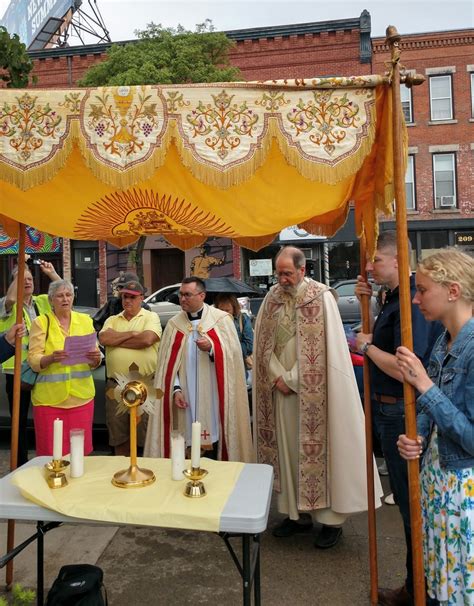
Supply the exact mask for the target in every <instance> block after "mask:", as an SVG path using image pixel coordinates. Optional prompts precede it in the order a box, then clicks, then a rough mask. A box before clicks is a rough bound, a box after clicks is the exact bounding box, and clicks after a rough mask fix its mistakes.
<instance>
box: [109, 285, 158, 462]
mask: <svg viewBox="0 0 474 606" xmlns="http://www.w3.org/2000/svg"><path fill="white" fill-rule="evenodd" d="M144 294H145V289H144V288H143V286H142V285H141V284H140V282H137V281H136V280H132V281H131V282H127V284H125V285H124V287H123V288H122V290H121V291H120V295H121V297H122V306H123V312H122V313H119V314H117V315H116V316H110V317H109V318H107V320H106V321H105V324H104V327H103V329H102V330H101V331H100V333H99V342H100V343H101V345H103V346H105V348H106V363H107V385H106V396H105V406H106V409H105V413H106V423H107V429H108V431H109V444H110V445H111V446H113V448H114V452H115V454H116V455H123V456H128V455H129V453H130V425H129V424H130V420H129V416H128V415H126V414H121V415H118V414H117V402H116V401H115V400H114V399H111V398H109V397H108V395H107V392H108V391H109V389H111V388H113V387H114V386H115V384H116V379H115V377H116V375H117V374H121V375H125V376H126V375H128V374H129V372H130V366H131V365H132V364H136V365H137V366H138V372H139V373H140V374H141V375H143V376H147V375H153V374H154V373H155V370H156V360H157V353H158V342H159V340H160V337H161V323H160V318H159V317H158V314H156V313H155V312H152V311H148V310H146V309H143V308H142V301H143V296H144ZM140 418H141V422H140V423H139V425H138V430H137V442H138V445H139V446H143V444H144V442H145V434H146V425H147V418H146V415H145V414H143V415H142V417H140Z"/></svg>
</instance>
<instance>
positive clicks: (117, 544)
mask: <svg viewBox="0 0 474 606" xmlns="http://www.w3.org/2000/svg"><path fill="white" fill-rule="evenodd" d="M97 454H103V453H97ZM8 465H9V452H8V451H6V450H0V475H1V476H3V475H5V474H6V473H7V472H8ZM382 480H383V483H384V487H385V488H387V490H386V492H387V491H388V486H387V481H386V478H383V479H382ZM280 519H281V516H280V514H278V512H276V509H275V506H274V505H272V509H271V511H270V519H269V528H272V527H273V526H274V525H275V524H276V523H278V521H279V520H280ZM377 529H378V562H379V585H383V586H389V587H398V586H400V585H402V584H403V581H404V561H405V555H404V538H403V528H402V524H401V520H400V518H399V514H398V510H397V508H396V507H393V506H387V505H383V506H382V508H381V509H379V510H378V512H377ZM34 531H35V525H34V524H33V523H28V524H25V523H21V524H20V523H18V524H17V525H16V534H15V543H16V544H18V543H19V542H21V540H23V539H24V538H26V537H28V536H30V535H31V534H33V533H34ZM0 535H1V538H0V541H1V548H0V551H1V553H2V554H3V553H4V552H5V550H6V523H5V522H1V523H0ZM235 546H236V549H238V542H236V543H235ZM35 558H36V546H35V544H32V545H30V546H28V547H27V548H26V549H25V550H24V551H23V552H22V553H21V554H20V555H19V556H18V557H17V558H16V559H15V582H19V583H21V584H22V585H23V586H24V587H31V588H35V586H36V559H35ZM74 563H90V564H97V565H98V566H100V567H101V568H102V569H103V571H104V576H105V579H104V580H105V586H106V587H107V593H108V597H109V604H110V606H142V605H150V606H155V605H160V604H162V605H166V606H185V605H187V604H190V605H191V604H193V605H194V604H211V605H224V604H225V606H238V605H240V604H241V603H242V598H241V580H240V576H239V574H238V572H237V570H236V569H235V566H234V564H233V562H232V560H231V557H230V555H229V553H228V552H227V549H226V547H225V545H224V542H223V541H222V539H220V538H219V537H218V536H217V535H214V534H211V533H204V532H203V533H197V532H188V531H179V530H161V529H154V528H149V527H148V528H145V527H116V526H105V525H90V526H85V525H82V524H81V525H79V524H78V525H73V524H68V525H64V526H62V527H59V528H57V529H55V530H52V531H50V532H49V533H48V534H46V536H45V588H48V587H49V586H50V585H51V583H52V581H53V580H54V578H55V577H56V575H57V573H58V571H59V568H60V567H61V566H62V565H63V564H74ZM261 572H262V604H268V605H271V606H289V605H291V606H306V605H308V604H322V605H324V606H366V605H367V604H368V603H369V600H368V595H369V564H368V539H367V519H366V516H365V515H362V514H360V515H356V516H353V517H352V518H350V519H349V520H348V521H347V522H346V524H345V525H344V536H343V538H342V540H341V542H340V543H339V544H338V545H337V546H336V547H334V548H332V549H329V550H327V551H321V550H318V549H315V548H314V547H313V540H312V535H305V534H301V535H296V536H295V537H291V538H288V539H276V538H274V537H273V536H272V535H271V532H269V531H267V532H266V533H264V535H263V536H262V551H261ZM1 574H2V577H1V579H2V580H1V582H0V596H1V595H5V592H4V591H3V590H4V579H5V572H4V569H3V570H2V571H1Z"/></svg>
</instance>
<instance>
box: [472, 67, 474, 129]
mask: <svg viewBox="0 0 474 606" xmlns="http://www.w3.org/2000/svg"><path fill="white" fill-rule="evenodd" d="M471 116H472V117H473V118H474V73H472V74H471Z"/></svg>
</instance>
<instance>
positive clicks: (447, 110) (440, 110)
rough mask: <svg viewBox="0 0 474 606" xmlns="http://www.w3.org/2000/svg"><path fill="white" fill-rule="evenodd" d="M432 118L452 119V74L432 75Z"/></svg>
mask: <svg viewBox="0 0 474 606" xmlns="http://www.w3.org/2000/svg"><path fill="white" fill-rule="evenodd" d="M430 103H431V120H452V119H453V99H452V90H451V76H450V75H447V76H430Z"/></svg>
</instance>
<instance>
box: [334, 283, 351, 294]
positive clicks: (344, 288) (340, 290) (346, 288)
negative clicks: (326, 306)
mask: <svg viewBox="0 0 474 606" xmlns="http://www.w3.org/2000/svg"><path fill="white" fill-rule="evenodd" d="M354 288H355V284H341V285H340V286H336V289H335V290H336V292H337V294H338V295H339V296H340V297H352V296H353V295H354Z"/></svg>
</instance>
